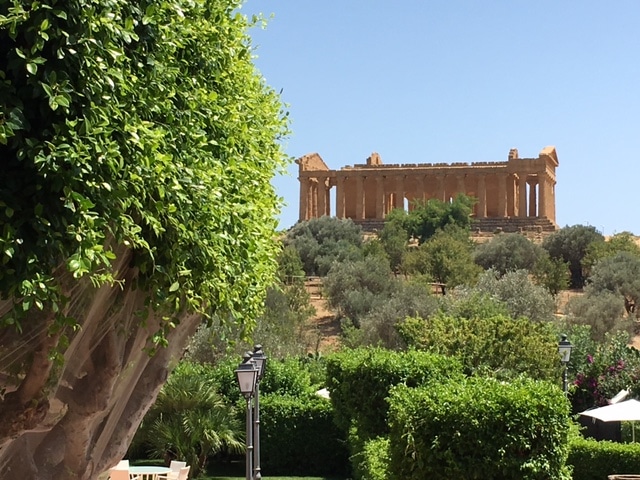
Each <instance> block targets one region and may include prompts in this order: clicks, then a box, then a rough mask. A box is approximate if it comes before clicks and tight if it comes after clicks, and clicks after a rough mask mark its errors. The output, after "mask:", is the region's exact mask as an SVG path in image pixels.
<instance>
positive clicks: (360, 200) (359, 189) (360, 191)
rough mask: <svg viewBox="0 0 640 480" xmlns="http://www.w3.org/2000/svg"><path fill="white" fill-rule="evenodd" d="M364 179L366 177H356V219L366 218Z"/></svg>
mask: <svg viewBox="0 0 640 480" xmlns="http://www.w3.org/2000/svg"><path fill="white" fill-rule="evenodd" d="M364 180H365V177H363V176H362V175H358V176H357V177H356V220H362V219H363V218H364Z"/></svg>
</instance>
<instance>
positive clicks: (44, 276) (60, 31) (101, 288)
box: [0, 0, 287, 479]
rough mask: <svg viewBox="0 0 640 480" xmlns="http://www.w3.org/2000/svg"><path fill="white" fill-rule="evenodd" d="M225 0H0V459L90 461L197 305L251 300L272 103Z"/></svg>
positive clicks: (74, 467)
mask: <svg viewBox="0 0 640 480" xmlns="http://www.w3.org/2000/svg"><path fill="white" fill-rule="evenodd" d="M239 7H240V2H239V1H238V0H167V1H154V0H142V1H140V2H130V1H127V0H65V1H62V0H52V1H49V2H42V3H41V2H37V1H36V2H32V1H26V0H7V1H6V2H2V3H0V161H1V162H2V175H0V265H1V267H0V378H11V379H12V380H11V381H9V382H7V383H2V384H0V392H4V391H5V389H6V395H4V396H1V395H0V477H3V478H4V477H5V476H7V475H8V473H7V472H12V473H11V475H9V476H13V477H14V478H24V479H29V478H45V477H43V476H42V475H44V474H45V472H46V475H47V477H46V478H64V479H80V478H82V479H88V478H94V477H95V475H97V473H99V472H100V471H104V470H105V469H106V468H107V467H108V466H110V464H111V462H112V461H113V460H114V459H117V458H118V457H121V456H122V455H123V454H124V451H125V450H126V445H127V443H128V441H129V440H130V438H131V436H132V435H133V432H134V431H135V427H136V425H137V422H139V420H140V418H141V416H142V414H143V413H144V411H145V410H146V409H147V408H148V407H149V405H150V404H151V403H152V402H153V399H154V398H155V395H156V394H157V392H158V390H159V388H160V385H161V384H162V382H163V381H164V378H166V370H167V368H168V366H169V365H170V364H171V363H172V362H175V357H176V356H179V355H180V353H181V349H182V348H183V347H184V344H185V343H186V340H187V338H188V336H189V335H190V334H191V333H193V331H195V328H196V327H197V324H198V323H199V322H200V321H201V320H202V318H206V317H207V316H208V315H211V314H214V313H215V314H216V315H217V316H218V318H225V319H232V320H233V321H235V322H237V323H239V324H241V325H244V326H246V327H251V326H252V324H253V320H254V319H255V318H256V316H257V315H258V314H259V313H260V310H261V309H262V308H263V300H264V295H265V291H266V288H267V286H268V285H269V284H270V283H271V281H272V279H273V275H274V271H275V266H276V261H275V257H276V253H277V248H278V247H277V244H276V243H275V228H276V215H277V213H278V209H279V203H280V200H279V198H278V197H277V196H276V194H275V192H274V189H273V187H272V186H271V184H270V180H271V178H272V177H273V175H274V174H275V173H276V172H277V171H278V170H279V169H280V168H282V167H284V166H285V164H286V160H285V158H284V155H283V152H282V150H281V147H280V143H279V140H280V138H281V137H282V136H283V135H285V134H286V133H287V120H286V113H285V112H283V110H282V105H281V103H280V100H279V97H278V95H277V94H276V93H275V92H274V91H273V90H272V89H271V88H269V87H268V86H267V85H266V84H265V82H264V79H263V78H262V77H261V75H260V74H259V73H258V72H257V71H256V70H255V67H254V65H253V62H252V60H253V55H252V47H251V44H250V39H249V37H248V36H247V28H248V27H249V26H251V25H252V24H254V23H255V22H259V21H261V20H260V19H252V20H249V19H247V18H246V17H245V16H243V15H241V13H239V12H240V10H239ZM149 339H151V341H149ZM158 347H164V348H158ZM149 351H151V352H156V355H155V356H153V357H150V356H148V355H147V353H145V352H149ZM89 373H90V374H89ZM14 380H15V381H17V383H12V381H14ZM97 392H99V393H97ZM54 400H55V402H54ZM54 405H55V406H56V407H57V408H58V410H57V411H53V410H52V409H53V406H54ZM16 419H17V420H16ZM52 419H55V420H52ZM43 422H44V423H43ZM33 429H37V430H38V433H37V434H36V433H34V432H32V430H33ZM65 438H66V441H65V440H64V439H65ZM69 439H73V441H71V440H69ZM36 450H37V453H36ZM43 452H46V454H45V453H43ZM16 469H20V470H16Z"/></svg>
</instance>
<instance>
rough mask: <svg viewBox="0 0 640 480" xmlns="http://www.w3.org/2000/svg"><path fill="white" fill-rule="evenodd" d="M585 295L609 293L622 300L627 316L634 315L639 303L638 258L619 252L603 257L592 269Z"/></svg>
mask: <svg viewBox="0 0 640 480" xmlns="http://www.w3.org/2000/svg"><path fill="white" fill-rule="evenodd" d="M585 291H586V293H587V294H594V293H600V292H611V293H615V294H618V295H619V296H621V297H622V298H623V299H624V306H625V310H626V311H627V313H628V314H634V315H635V314H636V313H637V312H636V305H638V303H639V301H640V256H637V255H634V254H632V253H628V252H625V251H621V252H619V253H616V254H615V255H613V256H610V257H605V258H603V259H602V260H600V261H599V262H598V263H596V264H595V265H594V267H593V271H592V274H591V277H590V278H589V283H588V284H587V288H586V289H585Z"/></svg>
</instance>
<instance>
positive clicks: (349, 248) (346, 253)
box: [284, 217, 362, 275]
mask: <svg viewBox="0 0 640 480" xmlns="http://www.w3.org/2000/svg"><path fill="white" fill-rule="evenodd" d="M284 244H285V246H292V247H294V248H295V249H296V250H297V251H298V254H299V255H300V259H301V261H302V264H303V266H304V271H305V273H306V274H307V275H326V274H327V272H328V271H329V269H330V268H331V266H332V264H333V263H334V262H336V261H345V260H352V261H353V260H358V259H361V258H362V251H361V250H360V247H361V245H362V229H361V228H360V227H359V226H358V225H356V224H355V223H353V221H351V220H349V219H339V218H334V217H320V218H312V219H311V220H308V221H306V222H299V223H297V224H296V225H294V226H293V227H292V228H291V229H290V230H289V231H288V232H287V235H286V237H285V239H284Z"/></svg>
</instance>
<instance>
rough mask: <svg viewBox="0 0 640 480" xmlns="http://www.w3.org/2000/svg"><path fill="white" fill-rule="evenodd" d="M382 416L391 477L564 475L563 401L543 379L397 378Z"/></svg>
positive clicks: (524, 479)
mask: <svg viewBox="0 0 640 480" xmlns="http://www.w3.org/2000/svg"><path fill="white" fill-rule="evenodd" d="M389 420H390V423H391V432H390V436H389V439H390V453H391V463H390V472H391V475H390V478H392V479H402V480H424V479H425V478H428V479H430V480H451V479H454V478H464V479H467V480H474V479H478V480H479V479H483V480H484V479H501V480H512V479H513V480H516V479H517V480H534V479H536V480H551V479H553V480H558V479H569V478H571V476H570V472H569V469H568V468H567V467H566V466H565V462H566V459H567V454H568V434H569V430H570V420H569V403H568V401H567V399H566V398H565V396H564V394H563V393H562V391H561V390H560V389H559V388H557V387H555V386H553V385H551V384H550V383H547V382H540V381H534V380H529V379H523V380H518V381H516V382H514V383H510V384H508V383H502V382H498V381H496V380H493V379H487V378H470V379H468V380H467V381H463V382H458V381H456V382H449V383H446V384H431V385H429V387H428V388H416V389H411V388H407V387H404V386H398V387H396V388H395V389H393V390H392V393H391V397H390V411H389Z"/></svg>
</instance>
